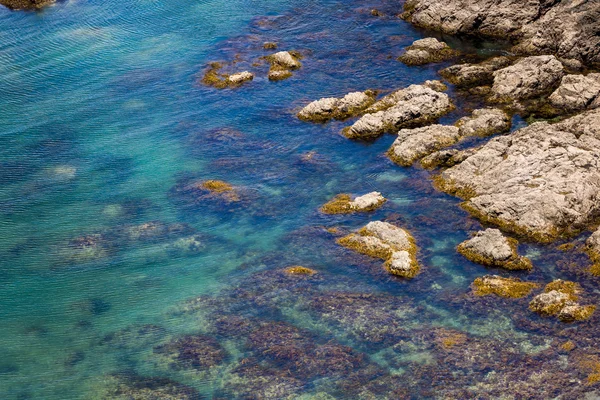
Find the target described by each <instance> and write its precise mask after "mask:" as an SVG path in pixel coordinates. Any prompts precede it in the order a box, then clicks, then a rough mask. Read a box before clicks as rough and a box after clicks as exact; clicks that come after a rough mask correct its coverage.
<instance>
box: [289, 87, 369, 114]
mask: <svg viewBox="0 0 600 400" xmlns="http://www.w3.org/2000/svg"><path fill="white" fill-rule="evenodd" d="M375 95H376V93H375V92H374V91H372V90H367V91H365V92H352V93H348V94H347V95H345V96H344V97H342V98H341V99H338V98H335V97H326V98H322V99H319V100H315V101H313V102H312V103H310V104H308V105H307V106H306V107H304V108H303V109H302V110H300V112H299V113H298V118H299V119H301V120H303V121H313V122H325V121H328V120H330V119H344V118H348V117H351V116H353V115H358V114H360V113H361V112H362V111H364V110H365V109H366V108H367V107H369V106H370V105H372V104H373V103H374V102H375Z"/></svg>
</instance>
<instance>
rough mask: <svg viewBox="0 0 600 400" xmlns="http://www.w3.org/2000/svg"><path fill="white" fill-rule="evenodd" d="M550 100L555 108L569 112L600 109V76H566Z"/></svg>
mask: <svg viewBox="0 0 600 400" xmlns="http://www.w3.org/2000/svg"><path fill="white" fill-rule="evenodd" d="M548 99H549V100H550V103H551V104H552V105H553V106H554V107H556V108H560V109H564V110H567V111H578V110H584V109H586V108H587V109H592V108H597V107H600V74H589V75H585V76H584V75H566V76H564V77H563V78H562V81H561V83H560V86H559V87H558V89H556V90H555V91H554V93H552V95H551V96H550V97H549V98H548Z"/></svg>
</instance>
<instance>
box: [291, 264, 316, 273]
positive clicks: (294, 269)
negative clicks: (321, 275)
mask: <svg viewBox="0 0 600 400" xmlns="http://www.w3.org/2000/svg"><path fill="white" fill-rule="evenodd" d="M285 272H287V273H288V274H290V275H314V274H316V273H317V271H315V270H314V269H310V268H306V267H303V266H301V265H295V266H292V267H288V268H286V269H285Z"/></svg>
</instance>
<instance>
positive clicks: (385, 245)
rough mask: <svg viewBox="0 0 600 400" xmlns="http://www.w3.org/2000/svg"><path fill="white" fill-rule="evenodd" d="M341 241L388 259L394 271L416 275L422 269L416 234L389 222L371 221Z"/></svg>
mask: <svg viewBox="0 0 600 400" xmlns="http://www.w3.org/2000/svg"><path fill="white" fill-rule="evenodd" d="M337 242H338V244H340V245H342V246H344V247H346V248H348V249H351V250H354V251H356V252H358V253H361V254H365V255H368V256H370V257H374V258H380V259H383V260H385V268H386V269H387V270H388V271H389V272H390V273H391V274H393V275H398V276H402V277H405V278H413V277H414V276H415V275H417V273H418V272H419V264H418V262H417V258H416V253H417V246H416V244H415V241H414V238H413V237H412V236H411V235H410V233H408V232H407V231H406V230H404V229H402V228H399V227H397V226H395V225H392V224H390V223H388V222H382V221H373V222H369V223H368V224H367V225H365V226H364V227H363V228H361V229H360V230H358V231H357V232H355V233H351V234H349V235H347V236H344V237H343V238H340V239H338V241H337Z"/></svg>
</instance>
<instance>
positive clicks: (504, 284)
mask: <svg viewBox="0 0 600 400" xmlns="http://www.w3.org/2000/svg"><path fill="white" fill-rule="evenodd" d="M471 286H472V288H473V294H475V296H489V295H491V294H494V295H496V296H500V297H505V298H515V299H518V298H521V297H525V296H527V295H528V294H529V293H531V291H532V290H533V289H535V288H536V287H538V286H539V285H538V284H537V283H533V282H524V281H522V280H521V279H519V278H503V277H501V276H498V275H485V276H482V277H479V278H476V279H475V280H474V281H473V284H472V285H471Z"/></svg>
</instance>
